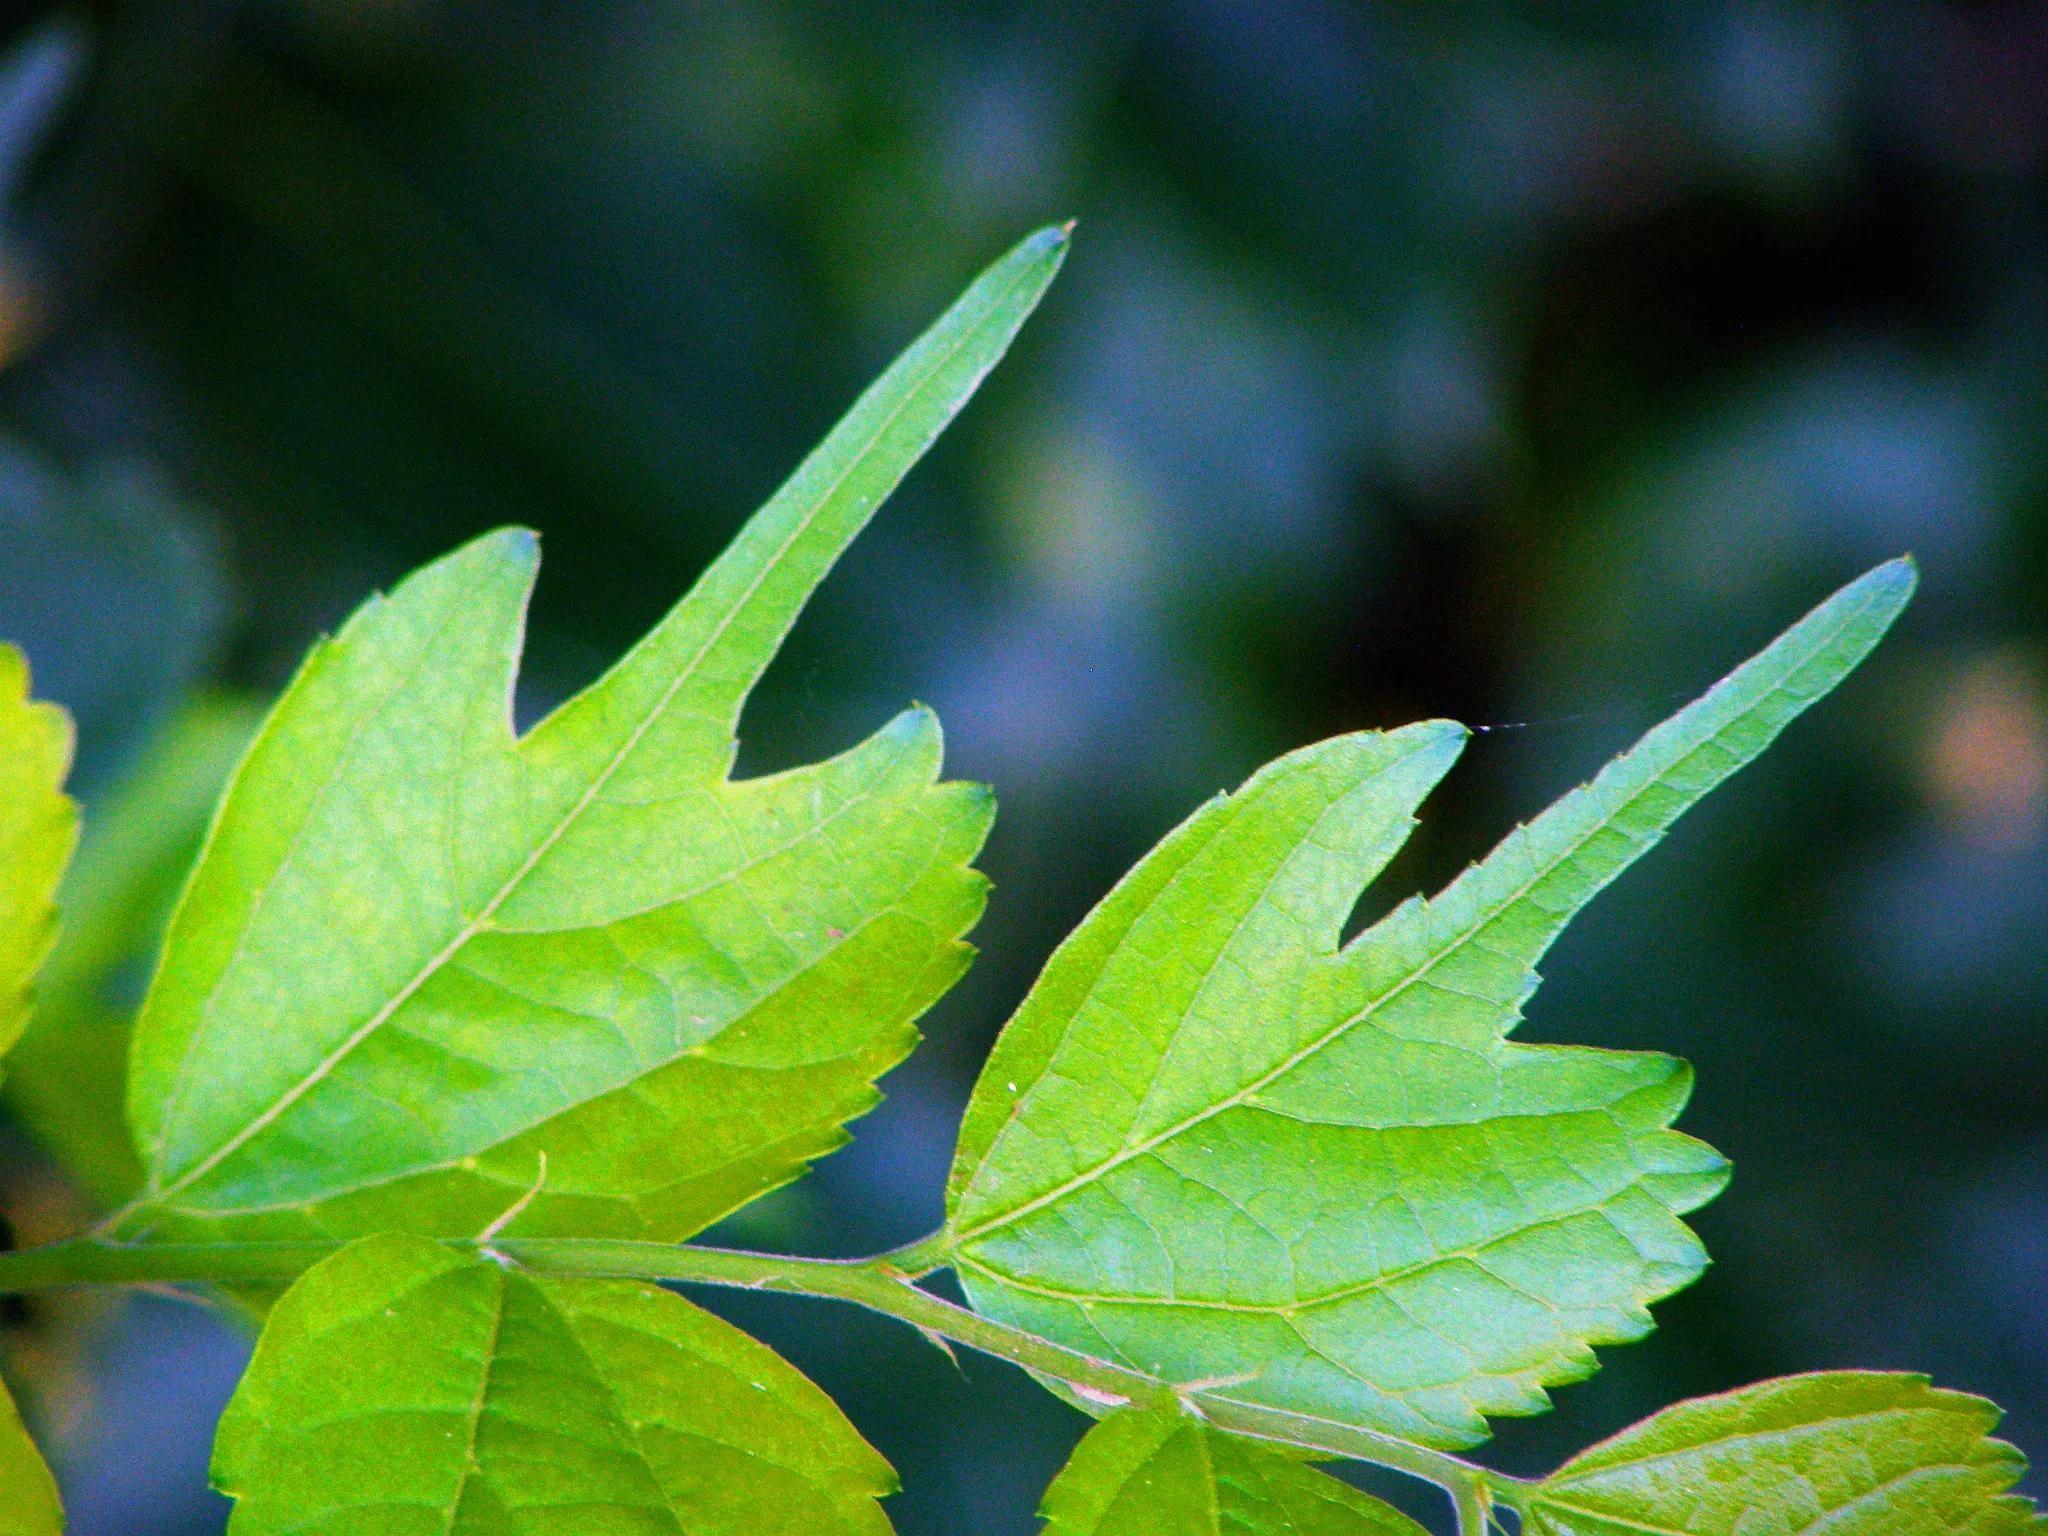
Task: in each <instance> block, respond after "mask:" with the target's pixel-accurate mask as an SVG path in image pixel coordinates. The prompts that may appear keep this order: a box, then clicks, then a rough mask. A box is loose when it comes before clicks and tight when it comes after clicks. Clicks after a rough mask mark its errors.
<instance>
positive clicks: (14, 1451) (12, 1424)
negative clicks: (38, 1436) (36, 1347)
mask: <svg viewBox="0 0 2048 1536" xmlns="http://www.w3.org/2000/svg"><path fill="white" fill-rule="evenodd" d="M63 1529H64V1512H63V1509H62V1507H61V1506H60V1505H59V1504H58V1502H57V1483H56V1479H54V1478H52V1477H51V1476H50V1469H49V1467H48V1466H47V1465H46V1464H45V1463H44V1461H43V1457H42V1453H41V1452H40V1451H38V1450H37V1449H36V1446H35V1442H34V1441H33V1440H31V1439H29V1437H28V1431H27V1430H26V1429H24V1428H23V1427H22V1423H21V1415H20V1414H19V1413H17V1412H15V1408H14V1399H13V1398H12V1397H10V1396H8V1394H7V1384H6V1383H5V1382H0V1536H58V1533H59V1532H61V1531H62V1530H63Z"/></svg>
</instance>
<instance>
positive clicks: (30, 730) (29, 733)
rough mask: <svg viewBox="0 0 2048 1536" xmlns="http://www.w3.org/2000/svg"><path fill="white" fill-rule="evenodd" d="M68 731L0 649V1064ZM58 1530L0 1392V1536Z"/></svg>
mask: <svg viewBox="0 0 2048 1536" xmlns="http://www.w3.org/2000/svg"><path fill="white" fill-rule="evenodd" d="M70 766H71V722H70V720H69V718H68V717H67V716H66V715H65V713H64V712H63V711H62V710H61V709H58V708H57V707H56V706H55V705H53V704H43V703H37V702H34V701H32V700H31V699H30V698H29V692H28V664H27V663H26V662H24V661H23V660H22V658H21V652H19V651H17V650H15V649H14V647H12V646H10V645H0V1055H4V1054H5V1053H6V1052H7V1050H8V1048H9V1047H10V1046H12V1045H13V1044H14V1042H15V1040H16V1039H17V1038H19V1036H20V1034H21V1031H22V1027H23V1025H24V1024H26V1023H27V1021H28V1015H29V984H30V982H31V981H33V980H34V979H35V974H36V970H37V968H38V967H40V966H41V964H42V963H43V957H44V956H45V955H46V954H48V953H49V949H50V945H51V942H52V941H53V940H54V939H55V937H56V932H57V907H56V893H57V883H58V881H60V880H61V879H63V877H64V866H65V864H66V863H67V862H68V861H69V859H70V857H71V846H72V844H73V842H74V841H76V839H77V835H78V812H77V808H76V807H75V806H73V805H72V803H71V802H70V800H68V799H66V798H65V796H64V793H63V783H64V774H65V772H66V770H68V769H69V768H70ZM63 1526H64V1521H63V1516H62V1514H61V1512H60V1511H59V1508H58V1504H57V1485H56V1484H55V1483H54V1482H53V1481H52V1480H51V1478H50V1469H49V1468H48V1467H47V1466H46V1465H44V1463H43V1458H42V1455H41V1454H40V1453H39V1452H38V1451H37V1450H36V1448H35V1444H34V1442H33V1441H31V1440H30V1439H29V1437H28V1431H27V1430H26V1429H24V1428H23V1427H22V1423H21V1415H20V1414H19V1413H17V1412H16V1411H15V1408H14V1399H13V1398H12V1397H10V1396H9V1395H8V1392H7V1388H6V1386H5V1384H0V1536H56V1533H57V1532H58V1531H60V1530H62V1529H63Z"/></svg>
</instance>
